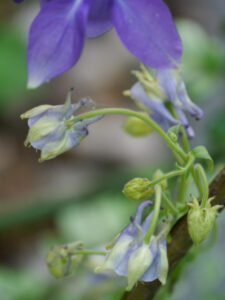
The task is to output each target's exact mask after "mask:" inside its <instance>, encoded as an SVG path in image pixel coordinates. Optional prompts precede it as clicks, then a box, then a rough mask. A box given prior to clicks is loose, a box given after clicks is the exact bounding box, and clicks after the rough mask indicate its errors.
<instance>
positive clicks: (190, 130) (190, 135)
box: [186, 126, 195, 140]
mask: <svg viewBox="0 0 225 300" xmlns="http://www.w3.org/2000/svg"><path fill="white" fill-rule="evenodd" d="M186 132H187V136H188V138H189V139H190V140H191V139H193V138H194V137H195V132H194V129H193V128H192V127H191V126H188V128H186Z"/></svg>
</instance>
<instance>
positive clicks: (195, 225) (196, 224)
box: [187, 198, 223, 244]
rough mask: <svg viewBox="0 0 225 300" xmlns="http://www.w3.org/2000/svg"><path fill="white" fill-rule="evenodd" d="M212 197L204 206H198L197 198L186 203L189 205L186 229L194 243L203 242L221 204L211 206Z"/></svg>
mask: <svg viewBox="0 0 225 300" xmlns="http://www.w3.org/2000/svg"><path fill="white" fill-rule="evenodd" d="M212 199H213V198H210V199H208V201H207V204H206V207H204V208H202V207H200V206H199V203H198V200H197V199H196V198H193V202H192V203H189V204H188V205H189V206H190V207H191V208H190V210H189V212H188V219H187V220H188V231H189V234H190V236H191V239H192V241H193V242H194V243H195V244H199V243H201V242H203V241H204V240H205V239H206V237H207V236H208V235H209V233H210V231H211V230H212V228H213V226H214V223H215V219H216V215H217V211H218V209H220V208H222V207H223V206H221V205H215V206H211V204H210V202H211V201H212Z"/></svg>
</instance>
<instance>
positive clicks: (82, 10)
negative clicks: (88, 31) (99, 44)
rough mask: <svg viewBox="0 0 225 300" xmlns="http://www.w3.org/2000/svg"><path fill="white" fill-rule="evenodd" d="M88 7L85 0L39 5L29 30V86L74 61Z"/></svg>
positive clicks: (51, 2) (78, 52)
mask: <svg viewBox="0 0 225 300" xmlns="http://www.w3.org/2000/svg"><path fill="white" fill-rule="evenodd" d="M88 9H89V7H88V4H87V2H86V0H64V1H61V0H54V1H50V2H47V3H45V5H43V6H42V8H41V11H40V13H39V14H38V15H37V17H36V18H35V19H34V21H33V23H32V25H31V28H30V33H29V43H28V73H29V79H28V86H29V87H31V88H35V87H38V86H39V85H41V84H42V83H43V82H45V81H47V80H49V79H51V78H53V77H55V76H57V75H59V74H61V73H63V72H64V71H66V70H68V69H69V68H71V67H72V66H73V65H74V64H75V63H76V62H77V60H78V59H79V57H80V54H81V51H82V48H83V44H84V38H85V28H86V21H87V16H88Z"/></svg>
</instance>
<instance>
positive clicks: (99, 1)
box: [86, 0, 113, 38]
mask: <svg viewBox="0 0 225 300" xmlns="http://www.w3.org/2000/svg"><path fill="white" fill-rule="evenodd" d="M111 3H112V1H111V0H92V1H91V2H90V4H89V6H90V10H89V15H88V22H87V32H86V36H87V37H89V38H93V37H96V36H99V35H101V34H103V33H104V32H106V31H108V30H109V29H111V28H112V26H113V25H112V22H111V18H110V9H111Z"/></svg>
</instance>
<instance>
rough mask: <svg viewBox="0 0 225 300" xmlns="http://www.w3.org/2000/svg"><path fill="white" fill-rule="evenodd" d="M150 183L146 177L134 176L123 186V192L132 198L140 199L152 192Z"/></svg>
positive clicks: (145, 197)
mask: <svg viewBox="0 0 225 300" xmlns="http://www.w3.org/2000/svg"><path fill="white" fill-rule="evenodd" d="M150 184H151V181H149V180H148V179H147V178H134V179H132V180H130V181H129V182H128V183H127V184H126V185H125V186H124V188H123V193H124V195H125V196H126V197H128V198H130V199H132V200H135V201H142V200H145V199H147V198H148V197H149V196H151V195H152V194H153V193H154V188H153V187H151V186H149V185H150Z"/></svg>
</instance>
